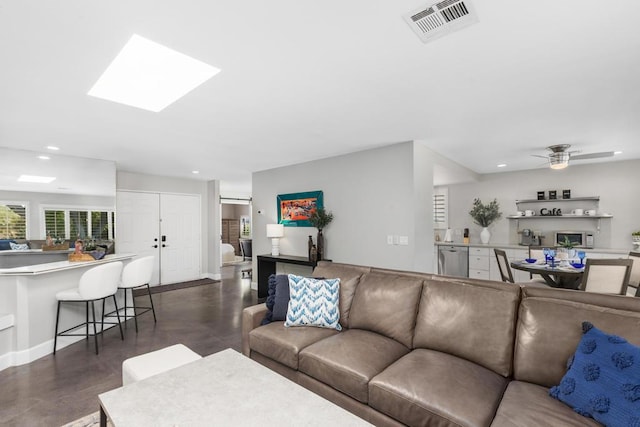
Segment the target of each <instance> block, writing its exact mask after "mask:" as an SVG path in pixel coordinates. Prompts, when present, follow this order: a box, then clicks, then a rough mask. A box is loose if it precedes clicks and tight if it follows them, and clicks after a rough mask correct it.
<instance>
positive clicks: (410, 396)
mask: <svg viewBox="0 0 640 427" xmlns="http://www.w3.org/2000/svg"><path fill="white" fill-rule="evenodd" d="M507 383H508V380H507V379H506V378H504V377H502V376H500V375H498V374H496V373H495V372H493V371H491V370H489V369H487V368H484V367H482V366H480V365H477V364H475V363H473V362H469V361H467V360H464V359H461V358H459V357H456V356H452V355H450V354H446V353H441V352H439V351H433V350H427V349H416V350H413V351H412V352H411V353H409V354H407V355H406V356H404V357H402V358H401V359H400V360H398V361H397V362H395V363H394V364H392V365H391V366H389V367H388V368H387V369H385V370H384V371H383V372H382V373H380V374H379V375H377V376H376V377H375V378H373V379H372V380H371V381H370V382H369V406H371V407H372V408H374V409H377V410H378V411H380V412H383V413H385V414H387V415H389V416H390V417H393V418H395V419H397V420H398V421H400V422H402V423H404V424H408V425H412V426H488V425H489V424H490V423H491V420H492V419H493V416H494V414H495V411H496V408H497V407H498V404H499V402H500V398H501V397H502V393H503V392H504V390H505V388H506V386H507Z"/></svg>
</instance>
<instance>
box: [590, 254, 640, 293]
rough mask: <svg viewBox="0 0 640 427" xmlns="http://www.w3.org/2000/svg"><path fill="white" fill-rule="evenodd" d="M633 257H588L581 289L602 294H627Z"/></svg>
mask: <svg viewBox="0 0 640 427" xmlns="http://www.w3.org/2000/svg"><path fill="white" fill-rule="evenodd" d="M632 264H633V260H631V259H593V258H587V264H586V266H585V268H584V275H583V276H582V284H581V286H580V289H582V290H583V291H585V292H596V293H600V294H614V295H626V293H627V285H628V283H629V276H630V274H631V266H632Z"/></svg>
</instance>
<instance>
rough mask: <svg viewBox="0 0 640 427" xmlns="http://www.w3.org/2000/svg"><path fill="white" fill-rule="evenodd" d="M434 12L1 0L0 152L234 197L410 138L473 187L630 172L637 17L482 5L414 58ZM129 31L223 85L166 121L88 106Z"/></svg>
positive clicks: (638, 70)
mask: <svg viewBox="0 0 640 427" xmlns="http://www.w3.org/2000/svg"><path fill="white" fill-rule="evenodd" d="M429 3H431V2H424V3H421V2H417V1H414V0H411V1H408V0H396V1H388V0H387V1H380V0H377V1H375V0H351V1H336V0H326V1H322V2H320V1H313V2H310V1H300V0H288V1H283V0H272V1H268V2H265V1H258V0H249V1H242V2H238V1H230V0H225V1H220V0H190V1H178V0H174V1H158V0H136V1H131V0H112V1H87V0H65V1H50V0H20V1H15V0H0V58H1V61H2V62H1V66H0V146H5V147H13V148H21V149H28V150H35V151H39V150H42V149H43V147H44V146H46V145H57V146H59V147H61V149H62V150H61V153H62V154H67V155H74V156H82V157H92V158H98V159H104V160H114V161H116V162H117V165H118V169H120V170H125V171H135V172H141V173H149V174H160V175H169V176H180V177H192V178H194V177H195V178H197V179H206V180H210V179H221V180H225V181H230V182H242V181H248V180H250V174H251V172H253V171H258V170H264V169H268V168H273V167H278V166H283V165H287V164H292V163H299V162H303V161H308V160H313V159H317V158H323V157H329V156H333V155H338V154H342V153H347V152H352V151H358V150H362V149H367V148H373V147H378V146H382V145H386V144H391V143H397V142H403V141H409V140H422V141H425V142H426V143H427V144H428V145H429V146H430V147H431V148H432V149H433V150H435V151H436V152H439V153H441V154H442V155H444V156H446V157H448V158H450V159H452V160H454V161H455V162H457V163H459V164H461V165H463V166H465V167H468V168H470V169H471V170H473V171H475V172H477V173H489V172H496V171H508V170H519V169H530V168H535V167H542V166H543V165H544V160H543V159H539V158H535V157H532V156H531V155H532V154H544V152H545V150H544V147H546V146H548V145H552V144H558V143H569V144H572V149H576V150H581V152H582V153H590V152H599V151H612V150H621V151H623V152H624V153H623V154H622V155H620V156H616V158H615V159H616V160H622V159H631V158H640V144H638V140H639V139H640V138H639V137H640V120H638V117H640V90H639V89H640V85H639V84H638V76H639V75H640V25H638V17H639V16H640V2H638V1H637V0H617V1H614V2H602V1H592V0H580V1H578V0H565V1H557V0H554V1H551V0H540V1H535V2H513V1H508V0H501V1H490V0H483V1H480V0H475V2H474V4H475V9H476V11H477V13H478V15H479V23H477V24H475V25H472V26H471V27H468V28H466V29H463V30H461V31H459V32H456V33H453V34H450V35H448V36H446V37H444V38H441V39H439V40H436V41H433V42H431V43H429V44H423V43H422V42H420V41H419V39H418V38H417V37H416V35H415V34H414V33H413V32H412V31H411V29H410V28H409V27H408V26H407V24H406V23H405V22H404V21H403V19H402V15H403V14H405V13H407V12H409V11H411V10H414V9H416V8H417V7H420V6H421V5H425V6H426V5H427V4H429ZM134 33H136V34H139V35H141V36H143V37H146V38H148V39H151V40H153V41H155V42H158V43H161V44H163V45H165V46H167V47H170V48H171V49H175V50H177V51H180V52H182V53H185V54H187V55H190V56H193V57H195V58H196V59H199V60H201V61H204V62H206V63H208V64H211V65H213V66H215V67H218V68H221V69H222V72H221V73H220V74H218V75H217V76H215V77H213V78H212V79H210V80H209V81H207V82H205V83H204V84H203V85H201V86H200V87H198V88H196V89H195V90H193V91H192V92H191V93H189V94H187V95H186V96H185V97H184V98H182V99H180V100H179V101H177V102H176V103H174V104H172V105H170V106H169V107H168V108H166V109H165V110H163V111H161V112H159V113H152V112H148V111H144V110H139V109H136V108H133V107H127V106H124V105H120V104H116V103H112V102H108V101H104V100H101V99H96V98H93V97H90V96H87V91H88V90H89V89H90V88H91V86H92V85H93V83H94V82H95V81H96V80H97V79H98V77H99V76H100V75H101V74H102V72H103V71H104V70H105V68H106V67H107V65H109V63H110V62H111V60H112V59H113V58H114V57H115V56H116V54H117V53H118V52H119V50H120V49H121V48H122V47H123V46H124V44H125V43H126V42H127V40H128V39H129V38H130V37H131V35H132V34H134ZM609 160H610V159H609ZM498 163H507V164H508V166H507V167H506V168H503V169H496V165H497V164H498ZM192 170H199V171H200V174H199V175H198V176H197V177H196V176H194V175H192V174H191V171H192Z"/></svg>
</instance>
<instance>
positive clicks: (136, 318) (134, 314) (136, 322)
mask: <svg viewBox="0 0 640 427" xmlns="http://www.w3.org/2000/svg"><path fill="white" fill-rule="evenodd" d="M125 293H126V291H125ZM131 302H133V322H134V323H135V324H136V334H137V333H138V313H136V298H135V296H134V295H133V289H131Z"/></svg>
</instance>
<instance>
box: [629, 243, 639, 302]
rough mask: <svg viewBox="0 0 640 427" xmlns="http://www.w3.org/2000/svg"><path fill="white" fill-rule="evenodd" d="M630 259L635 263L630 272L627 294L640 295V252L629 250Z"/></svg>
mask: <svg viewBox="0 0 640 427" xmlns="http://www.w3.org/2000/svg"><path fill="white" fill-rule="evenodd" d="M629 259H630V260H633V264H632V265H631V273H630V274H629V283H628V285H629V286H628V287H627V296H631V297H634V296H635V297H640V252H633V251H631V252H629Z"/></svg>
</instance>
